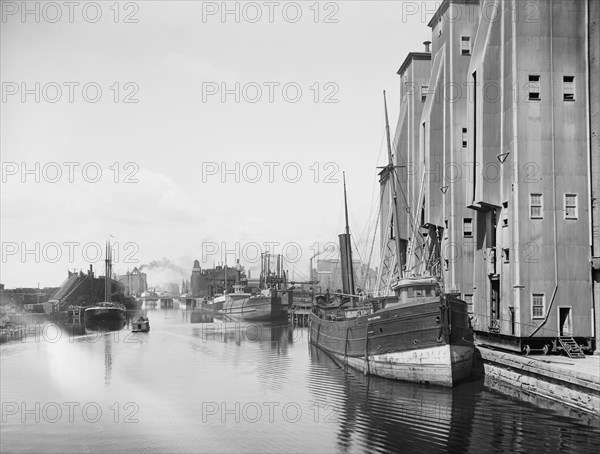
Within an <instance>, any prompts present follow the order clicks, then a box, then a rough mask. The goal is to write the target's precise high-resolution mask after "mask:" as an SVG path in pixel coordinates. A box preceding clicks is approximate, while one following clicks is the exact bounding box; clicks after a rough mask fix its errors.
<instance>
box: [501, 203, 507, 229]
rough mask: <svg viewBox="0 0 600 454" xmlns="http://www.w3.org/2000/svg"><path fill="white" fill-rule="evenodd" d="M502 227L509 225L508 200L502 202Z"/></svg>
mask: <svg viewBox="0 0 600 454" xmlns="http://www.w3.org/2000/svg"><path fill="white" fill-rule="evenodd" d="M502 227H508V202H502Z"/></svg>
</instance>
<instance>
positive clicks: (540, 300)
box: [463, 293, 546, 319]
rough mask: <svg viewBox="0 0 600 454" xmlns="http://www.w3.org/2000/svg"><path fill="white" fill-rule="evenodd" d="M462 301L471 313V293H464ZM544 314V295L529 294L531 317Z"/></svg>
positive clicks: (537, 317) (534, 317) (538, 316)
mask: <svg viewBox="0 0 600 454" xmlns="http://www.w3.org/2000/svg"><path fill="white" fill-rule="evenodd" d="M463 299H464V301H465V302H466V303H467V310H468V312H469V314H470V315H473V313H474V311H473V294H469V293H465V294H464V295H463ZM545 316H546V295H545V294H544V293H533V294H532V295H531V318H532V319H540V318H544V317H545Z"/></svg>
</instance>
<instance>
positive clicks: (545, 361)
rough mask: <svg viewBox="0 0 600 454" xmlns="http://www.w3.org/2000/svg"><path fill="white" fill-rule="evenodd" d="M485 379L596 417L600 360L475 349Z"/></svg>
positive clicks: (598, 412)
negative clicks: (480, 361) (479, 358)
mask: <svg viewBox="0 0 600 454" xmlns="http://www.w3.org/2000/svg"><path fill="white" fill-rule="evenodd" d="M477 349H478V351H479V353H480V354H481V360H482V362H483V369H484V373H485V376H486V378H488V377H489V378H490V379H492V380H498V381H501V382H504V383H506V384H508V385H510V386H511V387H513V388H516V389H518V390H520V391H522V392H524V393H525V394H531V395H536V396H541V397H543V398H546V399H549V400H551V401H555V402H558V403H560V404H562V405H564V406H567V407H569V408H572V409H574V410H579V411H584V412H587V413H591V414H594V415H600V356H598V355H586V356H585V357H584V358H568V357H566V356H520V355H517V354H514V353H508V352H504V351H499V350H493V349H490V348H487V347H483V346H478V347H477Z"/></svg>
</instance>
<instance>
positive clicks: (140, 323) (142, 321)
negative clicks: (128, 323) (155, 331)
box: [131, 315, 150, 333]
mask: <svg viewBox="0 0 600 454" xmlns="http://www.w3.org/2000/svg"><path fill="white" fill-rule="evenodd" d="M132 326H133V327H132V328H131V332H133V333H147V332H148V331H150V320H148V317H144V316H142V315H140V317H139V318H138V319H137V320H136V321H135V322H133V325H132Z"/></svg>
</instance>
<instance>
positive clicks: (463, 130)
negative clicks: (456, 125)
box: [462, 128, 467, 148]
mask: <svg viewBox="0 0 600 454" xmlns="http://www.w3.org/2000/svg"><path fill="white" fill-rule="evenodd" d="M462 147H463V148H467V128H462Z"/></svg>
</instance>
